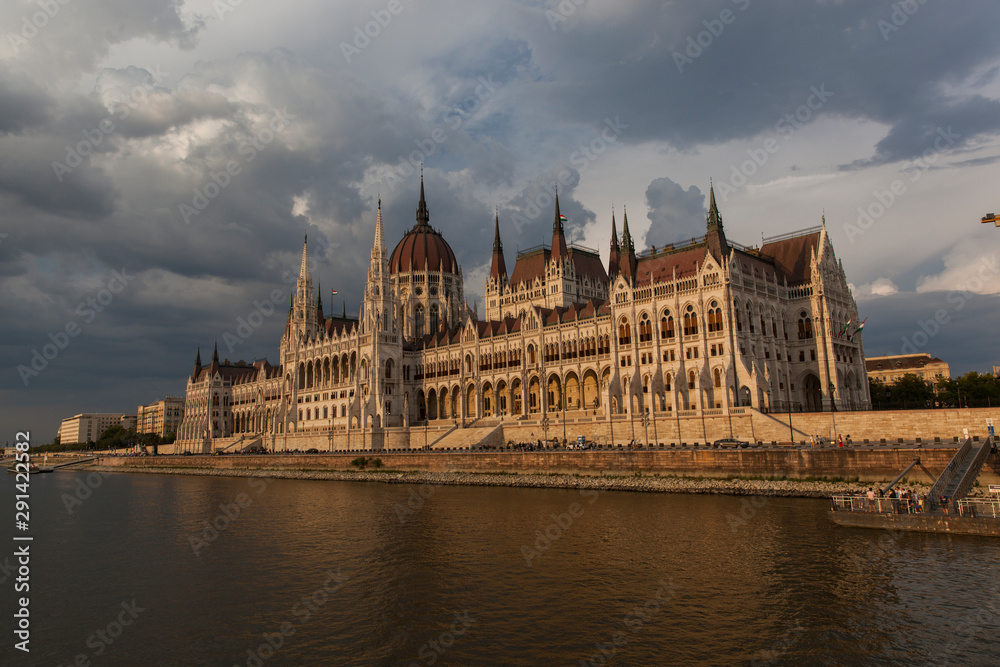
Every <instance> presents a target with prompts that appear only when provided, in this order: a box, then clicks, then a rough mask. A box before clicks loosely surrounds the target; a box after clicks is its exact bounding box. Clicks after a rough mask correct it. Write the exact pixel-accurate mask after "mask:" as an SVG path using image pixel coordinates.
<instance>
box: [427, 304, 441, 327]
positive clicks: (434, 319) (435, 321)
mask: <svg viewBox="0 0 1000 667" xmlns="http://www.w3.org/2000/svg"><path fill="white" fill-rule="evenodd" d="M430 324H431V325H430V328H429V329H428V333H437V330H438V328H439V326H440V324H441V316H440V314H439V313H438V307H437V304H436V303H435V304H434V305H433V306H431V322H430Z"/></svg>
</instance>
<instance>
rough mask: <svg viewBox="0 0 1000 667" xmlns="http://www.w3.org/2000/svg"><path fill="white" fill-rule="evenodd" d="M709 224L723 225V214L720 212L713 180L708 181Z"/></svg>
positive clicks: (710, 225)
mask: <svg viewBox="0 0 1000 667" xmlns="http://www.w3.org/2000/svg"><path fill="white" fill-rule="evenodd" d="M708 226H709V227H713V226H718V227H721V226H722V215H721V214H720V213H719V206H718V204H716V203H715V186H714V185H713V184H712V182H711V181H709V183H708Z"/></svg>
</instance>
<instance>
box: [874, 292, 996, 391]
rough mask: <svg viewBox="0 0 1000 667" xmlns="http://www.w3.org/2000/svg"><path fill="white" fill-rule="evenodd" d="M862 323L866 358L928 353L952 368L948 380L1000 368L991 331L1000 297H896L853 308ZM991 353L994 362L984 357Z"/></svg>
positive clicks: (946, 294)
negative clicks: (994, 367)
mask: <svg viewBox="0 0 1000 667" xmlns="http://www.w3.org/2000/svg"><path fill="white" fill-rule="evenodd" d="M858 313H859V316H860V317H862V318H868V321H867V322H866V323H865V330H864V345H865V355H866V356H869V357H875V356H882V355H887V354H915V353H919V352H927V353H929V354H931V355H936V356H939V357H941V358H942V359H944V360H945V361H947V362H948V363H949V364H950V365H951V373H952V376H953V377H955V376H958V375H961V374H963V373H967V372H968V371H972V370H976V371H979V372H988V371H989V369H990V365H991V364H1000V355H997V353H996V333H995V332H996V330H997V327H1000V297H998V296H996V295H983V294H970V293H961V292H958V291H953V292H928V293H923V294H914V293H899V294H894V295H892V296H891V297H868V298H866V299H864V300H861V301H859V303H858ZM984 351H992V353H993V355H994V356H993V357H992V358H991V357H990V356H988V355H987V356H984Z"/></svg>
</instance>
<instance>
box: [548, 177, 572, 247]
mask: <svg viewBox="0 0 1000 667" xmlns="http://www.w3.org/2000/svg"><path fill="white" fill-rule="evenodd" d="M565 220H566V217H565V216H564V215H563V214H562V213H560V212H559V190H556V215H555V218H554V219H553V220H552V259H563V258H565V257H567V256H568V255H569V252H568V251H567V250H566V234H565V232H564V231H563V221H565Z"/></svg>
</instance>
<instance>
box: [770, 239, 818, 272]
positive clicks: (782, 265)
mask: <svg viewBox="0 0 1000 667" xmlns="http://www.w3.org/2000/svg"><path fill="white" fill-rule="evenodd" d="M819 234H820V233H819V232H813V233H812V234H804V235H802V236H795V237H793V238H790V239H783V240H781V241H775V242H774V243H767V244H765V245H763V246H761V248H760V253H761V254H762V255H767V256H768V257H773V258H774V263H775V265H776V266H777V267H778V269H780V270H781V272H782V273H783V274H785V276H786V277H787V278H788V282H789V283H801V282H805V281H807V280H809V279H811V278H812V275H811V274H810V268H809V267H810V259H811V257H812V254H813V252H814V251H815V250H816V246H818V245H819Z"/></svg>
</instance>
